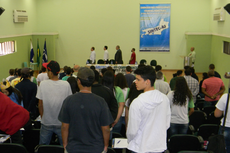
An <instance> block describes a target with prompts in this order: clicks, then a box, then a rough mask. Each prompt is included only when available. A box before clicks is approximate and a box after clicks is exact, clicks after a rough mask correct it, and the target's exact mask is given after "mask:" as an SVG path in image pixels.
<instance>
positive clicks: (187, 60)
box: [184, 56, 192, 66]
mask: <svg viewBox="0 0 230 153" xmlns="http://www.w3.org/2000/svg"><path fill="white" fill-rule="evenodd" d="M184 66H192V58H191V57H188V56H184Z"/></svg>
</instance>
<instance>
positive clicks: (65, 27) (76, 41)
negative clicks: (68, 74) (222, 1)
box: [36, 0, 210, 69]
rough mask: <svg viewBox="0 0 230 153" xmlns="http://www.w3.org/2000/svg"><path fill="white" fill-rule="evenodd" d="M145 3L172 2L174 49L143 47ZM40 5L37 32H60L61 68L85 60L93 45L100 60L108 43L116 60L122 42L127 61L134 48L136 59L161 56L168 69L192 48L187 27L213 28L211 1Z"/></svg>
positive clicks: (49, 1) (42, 0)
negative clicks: (141, 15)
mask: <svg viewBox="0 0 230 153" xmlns="http://www.w3.org/2000/svg"><path fill="white" fill-rule="evenodd" d="M141 3H147V4H148V3H170V4H171V27H170V30H171V36H170V37H171V39H170V52H169V53H154V52H150V53H149V52H146V53H143V52H142V53H140V52H139V51H138V50H139V5H140V4H141ZM36 4H37V5H36V6H37V8H38V9H36V11H37V12H36V14H37V24H36V31H37V32H50V31H52V32H58V33H59V38H58V39H57V54H56V59H57V61H58V62H59V63H60V64H61V66H62V67H63V66H64V65H69V66H73V64H80V65H85V62H86V59H88V58H89V56H90V48H91V47H92V46H94V47H95V48H96V54H97V55H96V56H97V59H100V58H103V53H104V51H103V46H104V45H107V46H108V47H109V49H108V51H109V54H110V58H111V59H112V58H114V54H115V52H116V50H115V46H116V45H120V46H121V50H122V53H123V61H124V63H128V61H129V59H130V56H131V48H133V47H134V48H136V54H137V61H140V60H141V59H146V60H147V61H148V63H150V61H151V60H152V59H156V60H157V62H158V64H160V65H162V67H163V68H164V69H182V68H183V59H182V58H181V57H180V56H182V55H187V52H188V50H186V39H185V35H184V34H185V32H186V31H198V32H199V31H210V0H202V1H200V0H192V1H188V0H187V1H185V0H151V1H150V0H126V1H124V0H117V1H107V0H98V1H95V0H87V1H85V0H39V1H37V2H36ZM198 6H199V7H198Z"/></svg>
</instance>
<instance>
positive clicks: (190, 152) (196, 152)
mask: <svg viewBox="0 0 230 153" xmlns="http://www.w3.org/2000/svg"><path fill="white" fill-rule="evenodd" d="M178 153H208V152H207V151H180V152H178Z"/></svg>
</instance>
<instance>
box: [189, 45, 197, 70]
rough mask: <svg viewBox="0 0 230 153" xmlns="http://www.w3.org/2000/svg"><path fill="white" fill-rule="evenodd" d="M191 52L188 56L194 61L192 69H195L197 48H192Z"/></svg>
mask: <svg viewBox="0 0 230 153" xmlns="http://www.w3.org/2000/svg"><path fill="white" fill-rule="evenodd" d="M190 51H191V52H190V53H189V54H188V57H190V59H191V60H192V65H191V67H194V64H195V59H196V52H195V48H194V47H191V48H190Z"/></svg>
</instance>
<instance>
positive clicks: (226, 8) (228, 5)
mask: <svg viewBox="0 0 230 153" xmlns="http://www.w3.org/2000/svg"><path fill="white" fill-rule="evenodd" d="M224 9H225V10H226V11H227V12H228V13H229V14H230V3H229V4H227V5H226V6H225V7H224Z"/></svg>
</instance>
